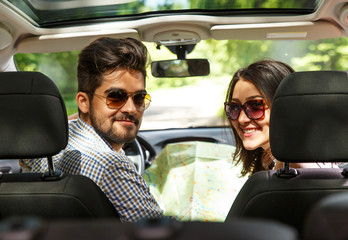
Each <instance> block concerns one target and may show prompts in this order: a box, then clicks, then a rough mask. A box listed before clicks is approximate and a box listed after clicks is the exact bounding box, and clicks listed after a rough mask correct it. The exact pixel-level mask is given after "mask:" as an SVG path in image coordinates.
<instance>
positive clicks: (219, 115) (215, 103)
mask: <svg viewBox="0 0 348 240" xmlns="http://www.w3.org/2000/svg"><path fill="white" fill-rule="evenodd" d="M145 44H146V46H147V47H148V49H149V52H150V56H151V60H153V61H155V60H163V59H176V56H175V55H174V54H173V53H171V52H170V51H169V50H168V49H167V48H166V47H164V46H162V47H160V48H159V49H158V48H157V46H156V45H155V44H154V43H147V42H145ZM347 46H348V41H347V39H346V38H343V37H342V38H337V39H323V40H316V41H314V40H313V41H301V40H291V41H282V40H278V41H271V40H269V41H247V40H224V41H221V40H220V41H218V40H205V41H201V42H199V43H198V44H197V45H196V47H195V49H194V50H193V51H192V52H191V53H190V54H188V55H187V58H207V59H208V60H209V62H210V74H209V75H208V76H204V77H186V78H155V77H153V76H152V75H151V70H150V68H148V71H147V74H148V77H147V80H146V88H147V90H148V92H149V93H150V95H151V98H152V101H151V104H150V107H149V108H148V109H147V110H146V111H145V114H144V120H143V123H142V127H141V129H142V130H149V129H167V128H187V127H206V126H221V125H225V124H226V121H225V118H224V112H223V102H224V99H225V93H226V90H227V87H228V84H229V82H230V80H231V78H232V75H233V73H234V72H235V71H236V70H237V69H239V68H241V67H245V66H247V65H248V64H250V63H252V62H254V61H257V60H260V59H275V60H279V61H283V62H286V63H288V64H290V65H291V66H292V67H293V68H294V69H295V70H296V71H311V70H345V69H347V68H348V57H347V56H348V55H347V53H348V48H347ZM78 53H79V52H78V51H72V52H62V53H49V54H48V53H43V54H16V55H15V60H16V62H17V66H18V68H19V69H20V70H26V71H41V72H43V73H45V74H47V75H48V76H50V77H51V78H52V79H53V80H54V81H55V83H56V84H57V86H58V88H59V89H60V91H61V93H62V95H63V98H64V100H65V103H66V107H67V111H68V114H69V115H70V114H73V113H76V112H77V105H76V102H75V95H76V91H77V80H76V67H77V66H76V64H77V55H78ZM52 66H54V67H52Z"/></svg>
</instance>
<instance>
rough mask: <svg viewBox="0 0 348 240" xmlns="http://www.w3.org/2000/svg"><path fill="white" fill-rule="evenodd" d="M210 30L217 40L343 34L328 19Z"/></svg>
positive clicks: (232, 25) (322, 36)
mask: <svg viewBox="0 0 348 240" xmlns="http://www.w3.org/2000/svg"><path fill="white" fill-rule="evenodd" d="M210 31H211V35H212V37H213V38H214V39H217V40H227V39H239V40H316V39H323V38H337V37H340V36H341V35H342V32H341V30H340V29H339V28H338V27H337V26H336V25H334V24H332V23H329V22H326V21H318V22H283V23H258V24H230V25H216V26H213V27H212V28H211V30H210Z"/></svg>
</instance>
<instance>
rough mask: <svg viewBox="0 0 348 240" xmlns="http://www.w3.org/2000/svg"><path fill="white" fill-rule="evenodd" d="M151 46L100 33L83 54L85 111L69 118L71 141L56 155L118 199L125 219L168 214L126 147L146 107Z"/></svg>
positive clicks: (36, 165) (81, 102)
mask: <svg viewBox="0 0 348 240" xmlns="http://www.w3.org/2000/svg"><path fill="white" fill-rule="evenodd" d="M147 57H148V52H147V49H146V47H145V46H144V45H143V44H142V43H141V42H139V41H137V40H135V39H131V38H127V39H113V38H100V39H97V40H95V41H94V42H92V43H91V44H90V45H88V46H87V47H85V48H84V49H83V50H82V51H81V53H80V55H79V63H78V69H77V77H78V93H77V95H76V101H77V105H78V111H79V112H78V113H79V117H78V119H77V120H72V121H69V142H68V146H67V147H66V149H65V150H63V151H62V152H61V153H59V154H58V155H56V156H54V158H53V159H54V162H55V166H56V167H57V168H58V169H60V170H61V171H63V172H64V173H67V174H81V175H85V176H87V177H89V178H91V179H92V180H93V181H94V182H95V183H96V184H97V185H98V186H99V187H100V188H101V189H102V190H103V192H104V193H105V194H106V196H107V197H108V198H109V200H110V201H111V202H112V203H113V205H114V207H115V208H116V210H117V212H118V213H119V215H120V217H121V221H122V222H135V221H137V220H139V219H140V218H143V217H149V218H155V217H161V216H162V210H161V209H160V207H159V206H158V204H157V202H156V200H155V199H154V198H153V196H152V195H151V193H150V192H149V188H148V186H147V185H146V183H145V181H144V179H143V178H142V177H141V176H140V175H139V174H138V173H137V170H136V168H135V166H134V164H133V163H132V162H131V160H129V159H128V158H127V157H126V156H125V154H124V151H123V150H122V147H123V145H124V144H125V143H127V142H131V141H133V140H134V139H135V137H136V135H137V132H138V130H139V128H140V125H141V121H142V117H143V114H144V110H145V109H146V108H147V107H148V106H149V104H150V96H149V95H148V94H147V93H146V90H145V78H146V64H147ZM21 165H22V167H23V168H24V170H28V168H29V170H31V171H36V172H37V171H40V172H42V171H46V170H47V165H46V161H44V160H43V161H33V160H23V161H22V163H21Z"/></svg>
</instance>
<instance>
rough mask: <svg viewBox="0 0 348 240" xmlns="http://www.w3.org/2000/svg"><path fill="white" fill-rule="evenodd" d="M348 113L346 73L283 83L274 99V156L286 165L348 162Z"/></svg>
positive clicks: (305, 75) (295, 77)
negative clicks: (290, 163)
mask: <svg viewBox="0 0 348 240" xmlns="http://www.w3.org/2000/svg"><path fill="white" fill-rule="evenodd" d="M347 109H348V76H347V72H343V71H317V72H297V73H292V74H290V75H289V76H288V77H286V78H285V79H284V80H283V81H282V82H281V83H280V85H279V87H278V89H277V91H276V94H275V96H274V99H273V105H272V111H271V117H270V144H271V149H272V154H273V156H274V157H275V158H277V159H280V160H282V161H286V162H345V161H348V160H347V159H348V148H347V147H345V144H346V143H348V122H347V121H345V120H346V119H348V111H347Z"/></svg>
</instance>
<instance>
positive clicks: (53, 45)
mask: <svg viewBox="0 0 348 240" xmlns="http://www.w3.org/2000/svg"><path fill="white" fill-rule="evenodd" d="M100 37H112V38H125V37H131V38H135V39H138V40H140V37H139V34H138V31H137V30H135V29H122V30H117V31H92V32H78V33H76V32H75V33H60V34H50V35H42V36H39V37H28V38H25V39H23V40H22V41H20V42H19V44H18V46H17V52H19V53H45V52H64V51H72V50H81V49H82V48H83V47H85V46H87V45H88V44H89V43H91V42H92V41H93V40H95V39H97V38H100Z"/></svg>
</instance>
